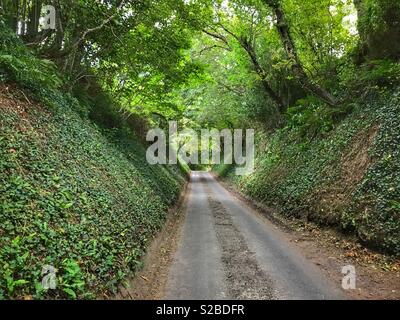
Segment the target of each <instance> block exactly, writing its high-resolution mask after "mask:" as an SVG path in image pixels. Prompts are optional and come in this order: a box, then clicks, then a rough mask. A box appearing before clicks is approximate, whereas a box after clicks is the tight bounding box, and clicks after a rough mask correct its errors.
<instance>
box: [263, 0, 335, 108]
mask: <svg viewBox="0 0 400 320" xmlns="http://www.w3.org/2000/svg"><path fill="white" fill-rule="evenodd" d="M264 2H265V3H266V4H267V5H268V6H269V7H270V8H271V9H272V11H273V12H274V14H275V16H276V28H277V30H278V33H279V37H280V39H281V41H282V44H283V46H284V49H285V51H286V54H287V56H288V58H289V60H291V62H292V72H293V74H294V75H295V77H296V78H297V79H298V81H299V82H300V84H301V86H302V87H303V88H304V89H305V90H306V91H308V92H310V93H312V94H313V95H315V96H317V97H319V98H321V99H322V100H323V101H324V102H326V103H327V104H328V105H330V106H332V107H335V106H336V105H337V101H336V99H335V97H334V96H333V95H331V94H330V93H329V92H328V91H327V90H325V89H324V88H322V87H320V86H319V85H317V84H316V83H313V82H312V81H311V80H310V79H309V77H308V75H307V73H306V72H305V71H304V68H303V66H302V64H301V61H300V58H299V56H298V54H297V49H296V46H295V43H294V41H293V39H292V36H291V34H290V29H289V25H288V23H287V21H286V16H285V13H284V12H283V9H282V6H281V4H280V1H279V0H264Z"/></svg>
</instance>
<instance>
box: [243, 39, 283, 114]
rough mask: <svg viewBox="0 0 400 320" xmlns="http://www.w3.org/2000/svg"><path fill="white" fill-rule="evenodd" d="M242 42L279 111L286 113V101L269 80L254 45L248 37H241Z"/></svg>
mask: <svg viewBox="0 0 400 320" xmlns="http://www.w3.org/2000/svg"><path fill="white" fill-rule="evenodd" d="M240 43H241V46H242V47H243V49H244V50H245V51H246V52H247V54H248V55H249V57H250V59H251V62H252V63H253V66H254V69H255V71H256V73H257V74H258V76H259V77H260V78H261V83H262V85H263V87H264V89H265V91H266V92H267V94H268V95H269V96H270V97H271V99H272V100H273V101H274V102H275V103H276V104H277V105H278V109H279V112H280V113H284V112H285V110H286V106H285V103H284V102H283V101H282V99H281V97H280V96H279V95H278V94H277V93H276V92H275V91H274V90H273V89H272V86H271V84H270V83H269V81H268V80H267V78H266V73H265V71H264V69H263V68H262V66H261V65H260V62H259V61H258V58H257V55H256V52H255V50H254V47H253V46H252V45H251V44H250V42H249V41H247V40H246V39H241V40H240Z"/></svg>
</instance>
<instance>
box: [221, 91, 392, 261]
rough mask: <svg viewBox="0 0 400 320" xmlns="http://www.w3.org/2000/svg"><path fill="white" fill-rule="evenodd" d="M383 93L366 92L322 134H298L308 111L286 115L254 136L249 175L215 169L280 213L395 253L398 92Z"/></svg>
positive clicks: (300, 132)
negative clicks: (273, 128)
mask: <svg viewBox="0 0 400 320" xmlns="http://www.w3.org/2000/svg"><path fill="white" fill-rule="evenodd" d="M388 91H389V92H382V90H381V89H378V88H374V89H373V90H371V91H370V92H369V93H368V94H366V93H364V94H363V95H362V99H360V101H354V103H352V107H353V108H354V110H353V111H352V113H351V114H350V115H349V116H347V117H346V118H345V119H344V120H343V121H342V122H340V124H339V125H337V126H336V127H335V128H333V129H332V128H329V130H327V132H326V133H324V132H318V133H315V132H314V133H313V134H311V135H310V134H304V133H305V132H310V128H309V127H307V128H305V127H304V126H302V120H303V119H301V118H299V117H301V116H303V117H305V116H307V112H309V110H305V111H304V112H301V113H297V115H296V117H297V118H295V119H294V118H291V116H290V114H289V115H288V117H289V119H288V125H287V126H286V127H284V128H283V129H280V130H278V131H277V132H275V133H273V134H271V135H269V134H266V133H261V132H262V131H261V130H260V131H258V136H257V138H256V148H257V153H256V167H255V172H254V173H253V174H252V175H250V176H245V177H241V176H235V175H234V171H233V170H231V169H232V168H231V167H229V166H218V167H216V168H215V170H216V171H217V172H218V173H219V174H220V175H221V176H222V177H225V178H227V179H228V180H229V181H231V182H233V183H234V184H235V185H237V186H238V188H239V189H240V190H241V191H242V192H244V193H245V194H247V195H249V196H251V197H253V198H254V199H256V200H258V201H260V202H263V203H265V204H267V205H269V206H272V207H274V208H276V209H278V211H279V212H280V213H281V214H282V215H286V216H292V217H299V218H304V219H310V220H313V221H316V222H318V223H321V224H325V225H331V226H337V227H340V228H341V229H342V230H343V231H345V232H352V233H355V234H356V235H357V236H358V237H359V239H360V241H362V242H364V243H365V244H367V245H369V246H371V247H375V248H377V249H380V250H383V251H386V252H389V253H392V254H395V255H399V254H400V161H399V159H400V130H399V128H400V91H399V90H398V88H397V89H395V90H388ZM299 114H300V116H299ZM321 118H322V117H321ZM321 118H319V119H318V121H321ZM322 121H325V120H324V119H322ZM294 122H296V123H295V125H293V123H294ZM309 123H310V121H309V119H308V120H307V121H304V124H305V125H307V126H309ZM327 123H328V121H327ZM318 127H319V128H323V127H324V126H323V125H321V124H319V125H318Z"/></svg>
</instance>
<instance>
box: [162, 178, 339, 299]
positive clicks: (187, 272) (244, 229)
mask: <svg viewBox="0 0 400 320" xmlns="http://www.w3.org/2000/svg"><path fill="white" fill-rule="evenodd" d="M188 197H189V198H188V203H187V209H186V210H187V212H186V218H185V221H184V225H183V227H182V233H181V235H180V241H179V245H178V249H177V252H176V253H175V256H174V259H173V263H172V266H171V269H170V272H169V277H168V281H167V288H166V296H165V298H166V299H194V300H202V299H342V298H343V294H342V292H341V290H340V289H339V288H338V286H337V285H335V284H333V283H331V282H330V281H329V280H328V279H326V278H325V277H324V276H323V274H322V273H321V271H320V270H319V268H318V267H317V266H315V265H314V264H313V263H311V262H310V261H308V260H307V259H306V258H305V257H304V256H303V255H302V254H301V253H300V252H299V251H298V250H297V249H296V248H295V247H294V246H293V245H292V244H290V243H289V241H288V239H287V237H285V235H284V233H283V232H281V231H279V230H277V228H276V227H275V226H274V225H273V224H272V223H269V222H268V221H266V220H265V219H262V218H260V216H259V215H257V214H256V213H255V212H254V211H253V210H252V209H251V208H250V207H249V206H248V205H247V204H245V203H243V202H242V201H240V200H238V199H237V198H236V197H235V196H233V195H232V194H231V193H230V192H229V191H227V190H226V189H225V188H224V187H223V186H222V185H221V184H220V183H219V182H218V181H217V180H216V179H215V178H214V177H213V176H212V175H211V174H210V173H207V172H193V173H192V176H191V184H190V187H189V195H188Z"/></svg>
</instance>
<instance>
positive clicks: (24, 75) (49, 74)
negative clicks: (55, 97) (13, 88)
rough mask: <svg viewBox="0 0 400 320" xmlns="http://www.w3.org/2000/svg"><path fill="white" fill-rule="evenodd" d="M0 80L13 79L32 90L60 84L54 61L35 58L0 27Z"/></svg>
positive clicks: (54, 87)
mask: <svg viewBox="0 0 400 320" xmlns="http://www.w3.org/2000/svg"><path fill="white" fill-rule="evenodd" d="M0 81H1V82H4V81H15V82H17V83H18V84H19V85H20V86H22V87H24V88H27V89H30V90H32V91H38V90H40V89H41V88H49V89H50V88H52V89H56V88H59V87H60V86H61V85H62V80H61V77H60V76H59V74H58V72H57V71H56V67H55V65H54V63H53V62H51V61H49V60H43V59H37V58H36V57H35V55H34V54H33V53H31V52H30V51H28V50H27V49H26V47H25V46H24V44H23V42H22V41H21V40H20V39H19V38H18V37H17V36H16V35H15V34H14V33H12V32H11V31H10V30H9V29H7V28H1V29H0Z"/></svg>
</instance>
